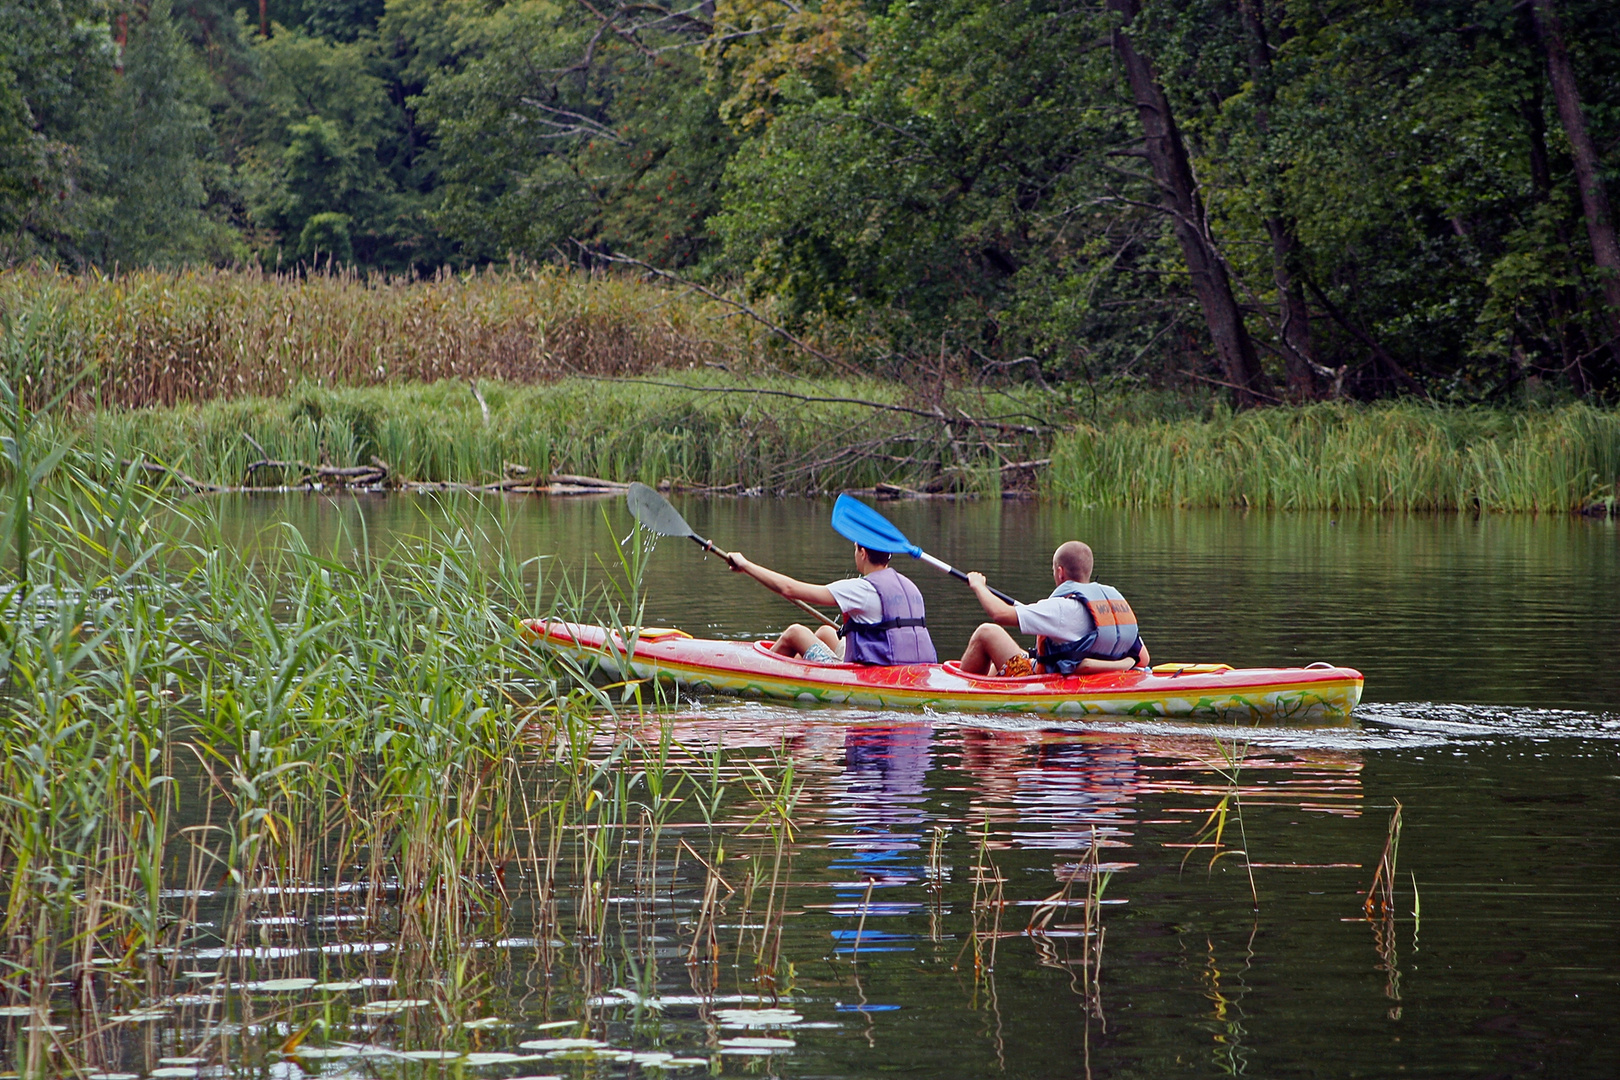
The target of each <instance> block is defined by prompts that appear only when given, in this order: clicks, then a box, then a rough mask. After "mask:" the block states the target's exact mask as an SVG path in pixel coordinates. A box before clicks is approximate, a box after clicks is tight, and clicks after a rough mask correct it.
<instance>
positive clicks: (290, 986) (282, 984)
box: [242, 979, 315, 994]
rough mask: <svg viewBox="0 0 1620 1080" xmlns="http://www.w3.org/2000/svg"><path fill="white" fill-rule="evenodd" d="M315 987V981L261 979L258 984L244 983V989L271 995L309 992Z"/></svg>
mask: <svg viewBox="0 0 1620 1080" xmlns="http://www.w3.org/2000/svg"><path fill="white" fill-rule="evenodd" d="M314 985H315V980H314V979H261V980H260V981H258V982H250V983H243V984H242V989H244V990H261V991H264V992H266V993H271V994H285V993H289V992H291V991H294V990H309V989H311V988H313V987H314Z"/></svg>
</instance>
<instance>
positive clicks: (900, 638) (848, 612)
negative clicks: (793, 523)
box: [731, 544, 938, 664]
mask: <svg viewBox="0 0 1620 1080" xmlns="http://www.w3.org/2000/svg"><path fill="white" fill-rule="evenodd" d="M731 568H732V569H733V570H736V571H737V572H738V573H743V574H747V575H748V576H749V577H751V578H753V579H754V580H755V581H758V582H759V583H760V584H761V585H764V586H765V587H766V588H767V589H770V590H771V591H772V592H776V593H780V594H781V595H783V596H785V597H787V598H788V599H789V600H802V601H804V602H805V603H807V604H820V605H821V606H823V607H836V608H838V610H839V611H840V612H841V613H842V614H843V616H844V626H843V628H842V629H841V630H840V629H837V628H835V627H831V626H823V627H819V628H818V629H816V630H814V631H812V630H811V629H810V628H809V627H807V626H803V625H800V624H799V623H794V624H793V625H792V626H790V627H788V628H787V629H786V630H784V631H782V636H781V637H779V638H777V639H776V644H775V645H773V646H771V648H772V650H773V651H775V652H777V653H780V654H781V655H783V656H802V657H803V658H804V659H806V660H810V661H813V662H815V663H822V664H833V663H838V662H839V661H841V660H847V661H848V662H849V663H852V664H932V663H937V662H938V656H937V655H936V654H935V652H934V643H933V641H932V640H931V639H930V638H929V636H928V625H927V622H926V620H925V618H924V613H923V599H922V594H921V593H919V592H918V591H917V586H915V585H913V584H912V583H911V580H910V579H909V578H907V577H905V576H903V575H902V574H901V573H900V572H899V571H897V570H893V569H890V567H889V553H888V552H886V551H871V550H868V549H867V548H864V547H862V546H861V545H860V544H856V545H855V569H856V570H858V571H859V572H860V575H861V576H860V577H858V578H845V579H844V580H842V581H834V582H831V583H830V584H827V585H812V584H810V583H809V582H806V581H800V580H798V579H797V578H790V577H788V576H787V575H786V574H779V573H777V572H776V571H775V570H771V569H768V568H766V567H763V566H760V565H759V564H758V563H753V562H749V561H748V558H747V556H745V555H743V553H742V552H740V551H734V552H732V553H731Z"/></svg>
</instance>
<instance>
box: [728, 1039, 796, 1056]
mask: <svg viewBox="0 0 1620 1080" xmlns="http://www.w3.org/2000/svg"><path fill="white" fill-rule="evenodd" d="M797 1045H799V1044H798V1043H796V1042H794V1041H793V1040H792V1039H767V1038H763V1037H758V1036H750V1037H739V1038H735V1039H721V1040H720V1052H721V1053H722V1054H774V1053H776V1052H778V1051H780V1050H791V1049H793V1048H794V1047H795V1046H797Z"/></svg>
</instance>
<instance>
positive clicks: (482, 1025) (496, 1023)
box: [461, 1016, 506, 1031]
mask: <svg viewBox="0 0 1620 1080" xmlns="http://www.w3.org/2000/svg"><path fill="white" fill-rule="evenodd" d="M505 1023H506V1021H505V1020H502V1019H501V1018H500V1017H498V1016H485V1017H481V1018H480V1019H477V1020H463V1021H462V1022H461V1026H462V1027H464V1028H466V1029H467V1030H468V1031H486V1030H488V1029H489V1028H498V1027H500V1026H501V1025H503V1024H505Z"/></svg>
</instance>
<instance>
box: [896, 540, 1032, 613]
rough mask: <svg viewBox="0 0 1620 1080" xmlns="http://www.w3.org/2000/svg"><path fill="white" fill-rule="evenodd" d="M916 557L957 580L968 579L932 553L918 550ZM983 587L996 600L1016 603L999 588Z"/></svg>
mask: <svg viewBox="0 0 1620 1080" xmlns="http://www.w3.org/2000/svg"><path fill="white" fill-rule="evenodd" d="M917 558H919V559H921V560H922V561H923V562H925V563H927V564H928V565H929V566H932V567H933V568H934V569H935V570H943V571H945V572H946V573H947V574H949V575H951V577H953V578H957V579H958V580H961V581H966V580H967V579H968V578H967V575H966V574H964V573H963V572H962V571H960V570H958V569H957V568H956V567H954V566H952V565H951V564H950V563H948V562H946V561H945V560H944V559H936V558H934V557H933V556H932V555H930V554H928V552H926V551H919V552H918V553H917ZM985 588H986V589H990V595H991V596H994V597H995V598H996V599H997V600H1000V601H1002V602H1004V603H1008V604H1016V603H1018V601H1016V600H1014V599H1013V598H1012V597H1010V596H1008V595H1007V594H1006V593H1004V592H1002V591H1001V590H1000V589H994V588H991V587H990V586H989V585H986V586H985Z"/></svg>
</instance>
